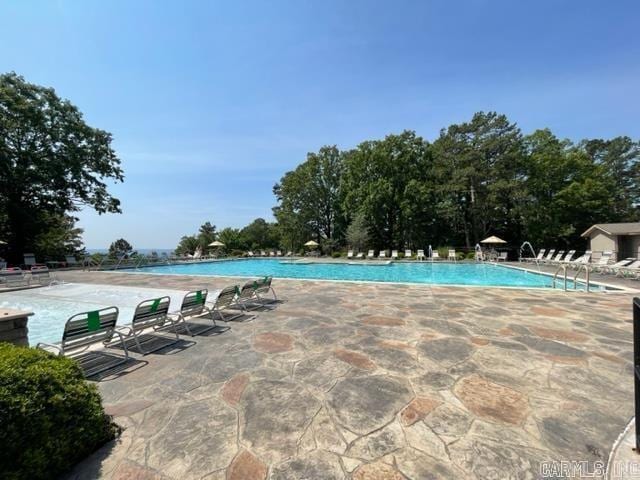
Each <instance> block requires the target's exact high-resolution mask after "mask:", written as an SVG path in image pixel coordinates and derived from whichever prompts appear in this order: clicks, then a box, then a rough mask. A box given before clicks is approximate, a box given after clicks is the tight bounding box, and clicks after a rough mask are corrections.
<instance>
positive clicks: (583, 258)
mask: <svg viewBox="0 0 640 480" xmlns="http://www.w3.org/2000/svg"><path fill="white" fill-rule="evenodd" d="M590 261H591V250H587V251H586V252H584V254H583V255H580V256H579V257H578V258H576V259H575V260H572V261H570V262H569V263H568V264H567V265H570V266H571V268H579V267H580V266H581V265H584V264H586V263H589V262H590Z"/></svg>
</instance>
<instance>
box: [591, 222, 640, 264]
mask: <svg viewBox="0 0 640 480" xmlns="http://www.w3.org/2000/svg"><path fill="white" fill-rule="evenodd" d="M582 236H583V237H585V238H588V239H589V249H590V250H593V251H594V252H604V251H607V250H609V251H612V252H613V253H614V254H615V256H616V258H617V259H618V260H621V259H623V258H628V257H636V258H638V256H639V255H640V222H633V223H596V224H595V225H593V226H591V227H590V228H588V229H587V231H586V232H584V233H583V234H582Z"/></svg>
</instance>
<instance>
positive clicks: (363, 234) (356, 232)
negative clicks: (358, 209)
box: [346, 213, 369, 250]
mask: <svg viewBox="0 0 640 480" xmlns="http://www.w3.org/2000/svg"><path fill="white" fill-rule="evenodd" d="M346 239H347V244H348V245H349V246H351V247H352V248H355V249H357V250H362V249H364V248H365V247H366V246H367V243H368V242H369V231H368V229H367V220H366V218H365V216H364V215H363V214H362V213H357V214H356V215H355V216H354V217H353V220H351V223H350V224H349V226H348V227H347V234H346Z"/></svg>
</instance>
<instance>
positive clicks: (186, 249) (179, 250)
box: [175, 235, 200, 255]
mask: <svg viewBox="0 0 640 480" xmlns="http://www.w3.org/2000/svg"><path fill="white" fill-rule="evenodd" d="M199 246H200V242H199V241H198V237H196V236H195V235H184V236H183V237H182V238H181V239H180V243H178V246H177V247H176V249H175V252H176V255H192V254H193V253H194V252H195V251H196V249H197V248H198V247H199Z"/></svg>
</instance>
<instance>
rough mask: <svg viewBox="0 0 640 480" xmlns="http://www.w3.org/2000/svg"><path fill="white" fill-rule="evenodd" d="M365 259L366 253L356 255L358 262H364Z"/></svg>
mask: <svg viewBox="0 0 640 480" xmlns="http://www.w3.org/2000/svg"><path fill="white" fill-rule="evenodd" d="M363 258H364V253H362V252H358V253H356V260H362V259H363Z"/></svg>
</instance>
